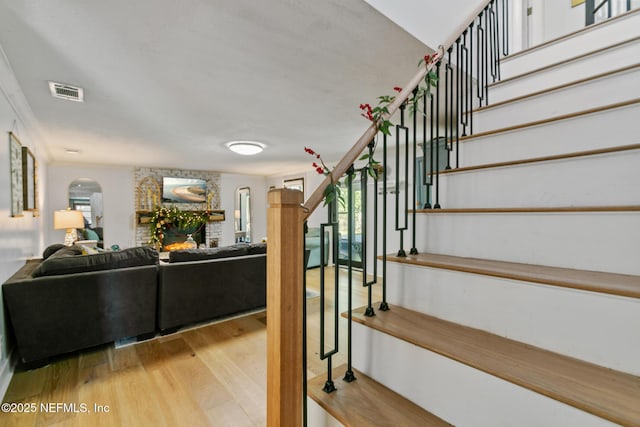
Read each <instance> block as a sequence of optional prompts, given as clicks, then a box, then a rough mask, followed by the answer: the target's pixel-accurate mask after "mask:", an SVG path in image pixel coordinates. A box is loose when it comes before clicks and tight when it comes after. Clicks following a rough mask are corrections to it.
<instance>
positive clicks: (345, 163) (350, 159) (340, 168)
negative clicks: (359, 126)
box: [304, 0, 492, 219]
mask: <svg viewBox="0 0 640 427" xmlns="http://www.w3.org/2000/svg"><path fill="white" fill-rule="evenodd" d="M491 1H492V0H482V2H481V3H480V5H479V6H478V7H477V8H476V9H474V10H473V12H472V13H471V15H470V16H469V17H468V18H467V19H466V20H464V21H463V22H462V24H460V25H459V26H458V27H457V28H456V29H455V30H454V31H453V32H452V34H451V36H449V38H447V39H446V40H445V42H444V43H443V44H442V45H440V46H439V47H438V55H439V57H440V58H442V57H444V52H446V51H447V50H448V49H449V47H451V46H452V45H453V44H454V43H455V42H456V40H458V38H459V37H460V36H461V35H462V33H463V32H464V31H465V30H466V29H467V28H468V27H469V25H471V23H472V22H473V21H475V19H476V18H477V17H478V15H479V14H480V12H482V11H483V10H485V9H486V8H487V6H488V5H489V3H490V2H491ZM434 67H435V63H433V62H431V63H429V64H428V65H427V66H426V67H420V69H419V71H418V72H417V73H416V75H415V76H413V78H412V79H411V80H409V82H408V83H407V84H406V85H404V89H402V92H400V93H399V94H398V95H397V96H396V98H395V100H394V101H393V102H392V103H391V104H389V107H388V109H389V114H388V115H386V116H385V117H387V118H388V117H391V116H393V114H394V113H395V112H396V111H397V110H398V108H400V105H402V104H403V103H404V102H405V101H406V100H407V98H409V96H410V95H411V93H412V92H413V89H414V88H415V87H416V86H418V85H419V84H420V82H421V81H422V79H424V76H425V75H426V74H427V73H428V72H429V71H431V70H432V69H433V68H434ZM377 133H378V127H377V125H376V124H375V123H371V125H369V127H368V128H367V130H365V132H364V133H363V134H362V136H361V137H360V138H358V140H357V141H356V142H355V144H353V147H351V149H350V150H349V151H348V152H347V154H345V155H344V157H343V158H342V159H341V160H340V161H339V162H338V164H337V165H336V167H335V168H334V169H333V170H332V171H331V174H329V175H327V176H326V177H325V179H324V180H323V181H322V183H321V184H320V185H319V186H318V187H317V188H316V189H315V191H314V192H313V193H312V194H311V196H310V197H309V198H308V199H307V202H306V203H305V204H304V218H305V219H307V218H308V217H309V215H311V214H312V213H313V211H314V210H315V209H316V208H317V207H318V205H320V202H322V200H323V199H324V190H325V188H327V186H328V185H329V184H331V183H333V182H336V181H337V180H339V179H340V177H342V175H344V174H345V173H346V172H347V170H348V169H349V167H350V166H351V165H352V164H353V163H354V162H355V161H356V160H357V159H358V157H359V156H360V154H361V153H362V152H363V151H364V149H365V148H367V145H369V143H370V142H371V141H372V140H373V138H374V137H375V136H376V134H377Z"/></svg>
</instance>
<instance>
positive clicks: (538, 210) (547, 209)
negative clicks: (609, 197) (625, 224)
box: [409, 205, 640, 214]
mask: <svg viewBox="0 0 640 427" xmlns="http://www.w3.org/2000/svg"><path fill="white" fill-rule="evenodd" d="M638 211H640V205H619V206H544V207H540V206H534V207H513V208H508V207H504V208H449V209H447V208H444V209H416V213H422V214H451V213H459V214H473V213H551V212H555V213H561V212H567V213H568V212H638ZM409 212H411V210H410V211H409Z"/></svg>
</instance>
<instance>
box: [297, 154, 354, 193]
mask: <svg viewBox="0 0 640 427" xmlns="http://www.w3.org/2000/svg"><path fill="white" fill-rule="evenodd" d="M304 151H306V152H307V153H308V154H310V155H312V156H314V157H315V158H316V160H318V161H319V162H320V164H318V163H316V162H313V164H312V166H313V167H314V168H315V170H316V172H318V173H319V174H320V175H325V176H329V177H330V178H331V183H330V184H329V185H327V187H326V188H325V189H324V193H323V194H324V204H325V205H328V204H330V203H332V202H333V201H335V200H338V201H339V202H340V204H342V205H344V200H343V198H342V194H341V186H342V184H341V183H340V180H339V179H338V180H336V181H335V182H334V181H333V175H331V169H329V167H328V166H327V165H326V164H325V163H324V161H323V160H322V156H320V154H318V153H316V152H315V151H313V150H312V149H311V148H308V147H304Z"/></svg>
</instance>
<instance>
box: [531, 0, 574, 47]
mask: <svg viewBox="0 0 640 427" xmlns="http://www.w3.org/2000/svg"><path fill="white" fill-rule="evenodd" d="M543 3H544V4H543V5H542V8H543V9H542V13H541V14H542V31H543V34H542V35H541V39H542V41H543V42H546V41H549V40H552V39H555V38H558V37H560V36H563V35H565V34H567V33H571V32H573V31H576V30H579V29H580V28H582V27H584V23H585V18H584V8H585V5H584V3H583V4H581V5H580V6H576V7H571V2H570V1H557V0H544V1H543ZM535 13H536V11H535V10H534V14H535Z"/></svg>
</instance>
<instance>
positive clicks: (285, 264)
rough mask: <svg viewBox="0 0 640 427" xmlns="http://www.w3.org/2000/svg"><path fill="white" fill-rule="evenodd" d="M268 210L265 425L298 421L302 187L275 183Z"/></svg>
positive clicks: (280, 426)
mask: <svg viewBox="0 0 640 427" xmlns="http://www.w3.org/2000/svg"><path fill="white" fill-rule="evenodd" d="M268 201H269V210H268V212H267V426H269V427H288V426H291V427H298V426H300V425H301V422H302V402H303V400H302V399H303V398H304V396H303V395H302V346H303V342H302V304H303V298H302V274H303V268H302V259H303V252H304V250H303V244H302V242H303V241H302V238H303V236H302V233H303V231H302V225H303V210H302V208H301V204H302V202H303V196H302V193H301V192H300V191H298V190H290V189H286V188H283V189H275V190H271V191H270V192H269V194H268Z"/></svg>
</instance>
